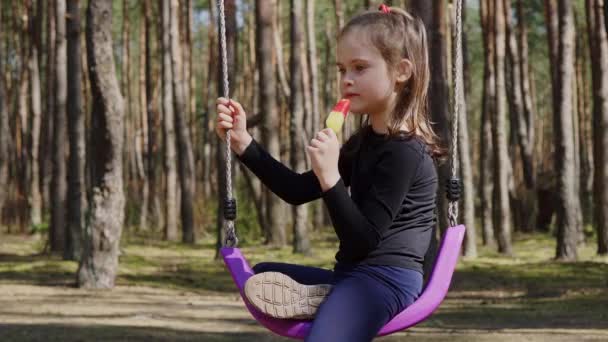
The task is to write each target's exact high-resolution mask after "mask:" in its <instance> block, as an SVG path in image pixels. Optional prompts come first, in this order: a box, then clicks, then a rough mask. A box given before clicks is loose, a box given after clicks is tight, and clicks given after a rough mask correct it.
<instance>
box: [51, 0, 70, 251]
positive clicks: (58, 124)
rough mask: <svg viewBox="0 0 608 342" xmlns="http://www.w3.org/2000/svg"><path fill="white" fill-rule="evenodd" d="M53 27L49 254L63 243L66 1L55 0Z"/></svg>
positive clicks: (64, 210) (64, 208) (64, 233)
mask: <svg viewBox="0 0 608 342" xmlns="http://www.w3.org/2000/svg"><path fill="white" fill-rule="evenodd" d="M55 8H56V12H55V14H56V18H57V22H56V24H55V29H56V30H55V34H56V40H55V53H56V58H55V101H56V102H55V113H54V120H53V128H54V130H53V149H52V153H53V178H52V180H51V196H52V208H51V227H50V230H49V232H50V242H51V250H52V251H63V250H64V248H65V243H66V191H67V182H66V160H65V153H66V150H65V149H66V146H65V142H66V137H67V135H66V127H67V122H66V100H67V68H66V66H67V47H66V39H65V24H66V23H65V11H66V0H56V6H55Z"/></svg>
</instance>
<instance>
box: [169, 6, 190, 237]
mask: <svg viewBox="0 0 608 342" xmlns="http://www.w3.org/2000/svg"><path fill="white" fill-rule="evenodd" d="M178 5H179V2H178V0H171V8H170V11H171V16H170V22H171V24H170V26H171V31H170V35H171V66H172V73H173V103H174V108H175V124H176V130H177V132H176V133H177V152H178V156H177V157H178V170H179V181H180V185H181V218H182V242H184V243H189V244H193V243H194V222H193V209H192V203H193V197H194V184H195V183H194V155H193V154H192V142H191V140H190V131H189V128H188V115H187V112H188V111H187V107H186V99H185V89H184V82H183V81H182V76H183V75H182V74H183V69H182V51H181V45H180V40H179V11H178V9H179V6H178Z"/></svg>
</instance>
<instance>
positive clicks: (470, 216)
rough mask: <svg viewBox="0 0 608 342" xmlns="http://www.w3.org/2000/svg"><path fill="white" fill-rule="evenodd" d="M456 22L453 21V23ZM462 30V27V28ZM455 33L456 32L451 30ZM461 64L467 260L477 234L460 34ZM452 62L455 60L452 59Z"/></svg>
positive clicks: (460, 117)
mask: <svg viewBox="0 0 608 342" xmlns="http://www.w3.org/2000/svg"><path fill="white" fill-rule="evenodd" d="M466 8H467V7H466V1H463V2H462V25H463V26H464V23H465V19H466ZM455 22H456V21H454V23H455ZM463 29H464V27H463ZM452 32H456V30H452ZM462 34H463V36H462V44H463V46H462V61H461V62H462V64H461V65H460V66H458V67H459V68H461V70H462V75H461V76H462V78H461V80H462V81H463V82H462V83H461V84H460V85H459V87H460V94H458V96H460V99H461V100H460V101H461V102H460V103H461V107H460V113H459V114H458V126H459V129H458V152H459V157H460V177H461V178H462V184H463V189H464V196H463V199H462V208H463V209H464V210H463V218H464V219H463V222H464V224H465V226H466V227H467V231H466V240H465V244H464V249H463V255H464V256H466V257H469V258H475V257H477V234H476V229H475V192H474V190H473V189H474V187H473V168H472V166H471V147H470V141H469V126H468V114H467V101H466V96H465V94H466V89H467V88H468V85H467V84H465V82H466V81H467V80H468V78H467V77H466V74H465V72H466V71H467V70H466V69H465V68H464V65H466V64H467V59H466V56H467V54H466V53H465V51H466V48H465V47H466V35H465V32H464V31H463V32H462ZM452 46H454V51H455V52H454V54H455V53H456V44H453V45H452ZM454 60H456V59H455V58H454ZM467 83H468V82H467Z"/></svg>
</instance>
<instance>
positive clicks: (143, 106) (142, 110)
mask: <svg viewBox="0 0 608 342" xmlns="http://www.w3.org/2000/svg"><path fill="white" fill-rule="evenodd" d="M149 5H150V4H149V3H148V1H147V0H146V1H144V2H142V7H141V17H140V19H139V111H138V112H139V118H140V125H141V130H140V131H139V133H138V134H137V137H138V141H137V147H138V152H137V159H138V160H139V163H138V164H139V165H140V167H141V170H140V178H141V181H142V185H141V187H142V199H141V209H140V212H139V227H140V229H143V230H146V229H147V226H148V213H149V211H150V182H149V180H148V175H149V174H148V171H149V170H150V169H149V168H148V166H149V164H150V163H151V161H150V157H149V153H148V152H149V151H150V150H149V148H148V140H149V136H150V135H149V134H148V131H149V130H150V127H149V126H148V123H149V120H148V98H147V97H146V91H147V89H146V76H147V74H146V59H147V51H146V44H147V40H146V33H147V27H146V23H147V20H146V19H147V18H146V11H147V9H148V7H149Z"/></svg>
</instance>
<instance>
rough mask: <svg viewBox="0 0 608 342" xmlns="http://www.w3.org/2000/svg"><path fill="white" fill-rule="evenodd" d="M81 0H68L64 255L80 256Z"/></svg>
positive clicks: (82, 156) (82, 161)
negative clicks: (66, 221) (67, 145)
mask: <svg viewBox="0 0 608 342" xmlns="http://www.w3.org/2000/svg"><path fill="white" fill-rule="evenodd" d="M80 27H81V25H80V1H79V0H69V1H68V21H67V32H68V56H67V57H68V104H67V113H68V135H69V141H70V156H69V161H68V164H69V167H68V234H67V236H68V239H67V246H66V248H65V250H64V253H63V257H64V259H66V260H78V259H79V258H80V253H81V248H82V246H81V240H82V233H83V229H84V215H83V211H84V209H85V201H86V199H85V187H84V186H85V182H84V174H85V157H86V156H85V153H86V152H85V124H84V115H83V113H82V85H81V83H80V82H81V80H82V65H81V59H80V32H81V28H80Z"/></svg>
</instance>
